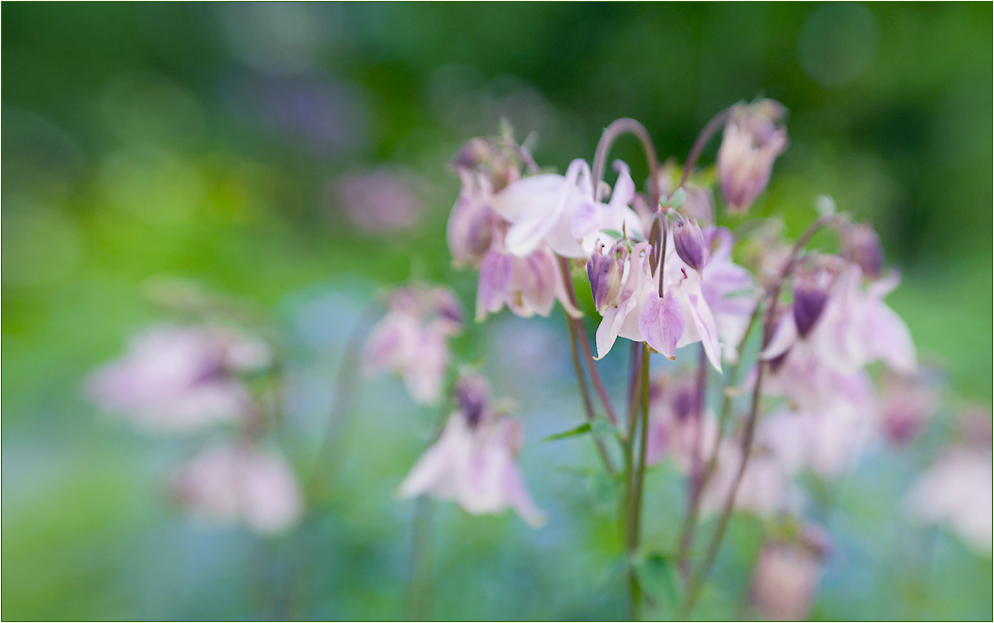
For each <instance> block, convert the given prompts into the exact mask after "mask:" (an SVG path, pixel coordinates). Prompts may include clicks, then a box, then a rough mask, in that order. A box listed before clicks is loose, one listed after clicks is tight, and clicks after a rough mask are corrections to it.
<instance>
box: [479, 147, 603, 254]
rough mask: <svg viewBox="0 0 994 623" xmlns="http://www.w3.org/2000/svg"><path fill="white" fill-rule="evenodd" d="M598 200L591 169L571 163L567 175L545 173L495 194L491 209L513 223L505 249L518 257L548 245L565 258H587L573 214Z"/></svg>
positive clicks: (585, 164) (578, 162)
mask: <svg viewBox="0 0 994 623" xmlns="http://www.w3.org/2000/svg"><path fill="white" fill-rule="evenodd" d="M593 199H594V190H593V185H592V183H591V179H590V167H589V166H588V165H587V163H586V162H584V161H583V160H580V159H577V160H574V161H573V162H571V163H570V165H569V167H568V168H567V169H566V175H565V176H563V175H556V174H554V173H545V174H541V175H532V176H529V177H525V178H522V179H520V180H518V181H516V182H514V183H513V184H510V185H509V186H508V187H507V188H505V189H504V190H502V191H500V192H499V193H497V194H495V195H494V197H493V201H492V203H491V205H492V206H493V209H494V211H495V212H497V214H499V215H500V216H501V217H503V218H504V219H505V220H507V221H508V222H510V223H511V227H510V229H508V231H507V238H506V240H505V242H504V248H505V249H506V250H507V251H508V252H509V253H512V254H514V255H516V256H518V257H525V256H528V255H531V254H532V253H533V252H534V251H535V250H536V249H537V248H538V247H539V245H540V243H542V242H543V241H544V242H546V243H547V244H548V245H549V247H550V248H551V249H552V250H553V251H554V252H555V253H557V254H558V255H561V256H563V257H586V256H587V252H586V251H584V250H583V247H581V246H580V243H579V242H577V238H576V237H574V236H573V233H572V223H573V214H574V213H575V212H576V210H577V208H578V207H579V206H580V205H581V204H582V203H585V202H592V201H593Z"/></svg>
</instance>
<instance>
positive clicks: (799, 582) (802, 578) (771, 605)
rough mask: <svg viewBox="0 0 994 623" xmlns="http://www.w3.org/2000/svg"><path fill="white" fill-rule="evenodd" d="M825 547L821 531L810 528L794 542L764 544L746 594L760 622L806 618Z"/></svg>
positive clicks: (769, 542)
mask: <svg viewBox="0 0 994 623" xmlns="http://www.w3.org/2000/svg"><path fill="white" fill-rule="evenodd" d="M827 543H828V540H827V537H826V536H824V531H823V530H821V529H819V528H813V527H812V526H809V527H807V528H806V529H805V531H804V534H802V535H801V536H800V538H798V539H797V540H795V541H784V540H770V541H767V542H766V544H765V545H764V546H763V550H762V551H761V552H760V554H759V559H758V560H757V561H756V569H755V571H754V572H753V578H752V589H751V592H750V597H751V599H752V602H753V603H754V604H755V605H756V607H758V608H759V611H760V613H761V614H762V616H763V618H764V619H767V620H770V621H802V620H804V619H806V618H807V617H808V612H809V611H810V610H811V602H812V601H813V600H814V596H815V592H816V591H817V590H818V583H819V582H820V581H821V574H822V564H823V561H824V558H825V554H826V549H827Z"/></svg>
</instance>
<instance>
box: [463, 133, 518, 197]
mask: <svg viewBox="0 0 994 623" xmlns="http://www.w3.org/2000/svg"><path fill="white" fill-rule="evenodd" d="M452 167H453V168H454V169H456V170H457V171H459V170H469V171H476V170H479V169H481V168H482V169H483V170H484V171H485V173H486V174H487V177H488V178H489V179H490V184H491V186H492V188H493V191H494V192H497V191H499V190H501V189H502V188H504V187H505V186H507V185H508V184H510V183H511V182H514V181H517V180H518V179H520V178H521V170H520V169H519V168H518V167H517V165H516V164H515V163H514V162H512V161H511V159H510V158H509V157H508V156H507V154H506V153H505V152H504V150H503V149H501V148H500V147H499V146H498V145H494V144H493V143H491V142H490V141H488V140H486V139H483V138H473V139H470V140H469V141H467V142H466V144H465V145H463V147H462V149H460V150H459V153H457V154H456V155H455V157H454V158H453V159H452Z"/></svg>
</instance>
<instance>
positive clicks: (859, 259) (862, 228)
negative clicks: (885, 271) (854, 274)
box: [842, 223, 884, 279]
mask: <svg viewBox="0 0 994 623" xmlns="http://www.w3.org/2000/svg"><path fill="white" fill-rule="evenodd" d="M842 253H843V255H844V256H845V258H846V259H847V260H849V261H850V262H852V263H853V264H856V265H858V266H859V267H860V268H861V269H862V270H863V275H865V276H866V277H867V278H869V279H879V278H880V271H881V269H882V268H883V266H884V250H883V248H881V246H880V238H879V237H878V236H877V232H875V231H873V227H872V226H871V225H870V224H869V223H862V224H859V225H851V226H849V227H846V228H845V229H844V230H843V231H842Z"/></svg>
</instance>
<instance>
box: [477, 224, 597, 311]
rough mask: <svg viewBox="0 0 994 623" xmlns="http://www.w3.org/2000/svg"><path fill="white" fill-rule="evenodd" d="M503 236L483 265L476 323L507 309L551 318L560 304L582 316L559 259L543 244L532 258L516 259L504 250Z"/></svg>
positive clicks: (498, 235) (517, 257)
mask: <svg viewBox="0 0 994 623" xmlns="http://www.w3.org/2000/svg"><path fill="white" fill-rule="evenodd" d="M501 238H502V236H501V234H500V233H499V232H498V233H495V238H494V243H493V246H492V247H491V249H490V251H488V252H487V254H486V255H485V256H484V257H483V262H482V263H481V264H480V278H479V284H478V286H477V288H476V321H477V322H482V321H483V320H484V319H486V317H487V314H495V313H497V312H499V311H500V310H501V309H503V308H504V306H505V305H507V307H508V309H510V310H511V312H512V313H514V314H515V315H516V316H521V317H523V318H529V317H531V316H533V315H535V314H538V315H539V316H548V315H549V313H550V312H551V311H552V306H553V305H554V304H555V301H556V300H558V301H559V302H560V303H562V306H563V308H565V309H566V311H567V313H569V314H570V315H571V316H573V317H574V318H578V317H580V316H581V315H582V313H581V312H580V310H578V309H577V308H576V307H575V306H574V305H573V304H572V302H571V301H570V299H569V295H568V294H567V292H566V285H565V282H564V281H563V279H564V276H563V274H562V269H561V268H560V266H559V262H558V261H557V260H556V256H555V255H554V254H553V253H552V251H551V250H550V249H549V247H548V246H546V245H545V244H544V243H542V244H541V245H539V246H538V247H536V248H535V249H534V250H533V251H532V252H531V253H530V254H528V255H525V256H517V255H514V254H512V253H510V252H508V251H506V250H505V249H504V248H503V245H502V241H501ZM565 278H569V277H568V276H566V277H565Z"/></svg>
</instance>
